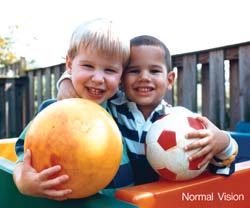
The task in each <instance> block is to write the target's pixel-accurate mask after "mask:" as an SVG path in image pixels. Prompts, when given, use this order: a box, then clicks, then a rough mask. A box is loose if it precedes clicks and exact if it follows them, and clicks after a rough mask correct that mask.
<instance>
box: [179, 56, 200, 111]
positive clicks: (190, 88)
mask: <svg viewBox="0 0 250 208" xmlns="http://www.w3.org/2000/svg"><path fill="white" fill-rule="evenodd" d="M182 82H183V84H182V85H183V86H185V87H183V91H182V105H183V106H184V107H186V108H188V109H190V110H191V111H195V112H196V111H197V62H196V55H187V56H184V58H183V76H182Z"/></svg>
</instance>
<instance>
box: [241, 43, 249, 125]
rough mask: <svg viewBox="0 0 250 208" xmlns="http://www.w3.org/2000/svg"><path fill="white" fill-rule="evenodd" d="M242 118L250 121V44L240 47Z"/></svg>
mask: <svg viewBox="0 0 250 208" xmlns="http://www.w3.org/2000/svg"><path fill="white" fill-rule="evenodd" d="M239 82H240V118H241V120H243V121H250V45H248V46H242V47H240V48H239Z"/></svg>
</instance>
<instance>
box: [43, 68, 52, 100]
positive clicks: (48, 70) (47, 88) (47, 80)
mask: <svg viewBox="0 0 250 208" xmlns="http://www.w3.org/2000/svg"><path fill="white" fill-rule="evenodd" d="M51 75H52V73H51V68H50V67H48V68H46V69H45V98H44V100H47V99H50V98H51V86H52V85H51Z"/></svg>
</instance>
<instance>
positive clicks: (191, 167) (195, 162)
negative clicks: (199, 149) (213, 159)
mask: <svg viewBox="0 0 250 208" xmlns="http://www.w3.org/2000/svg"><path fill="white" fill-rule="evenodd" d="M203 159H204V157H199V158H197V159H195V160H193V161H190V162H189V167H188V169H189V170H199V168H198V165H199V163H200V162H201V161H202V160H203Z"/></svg>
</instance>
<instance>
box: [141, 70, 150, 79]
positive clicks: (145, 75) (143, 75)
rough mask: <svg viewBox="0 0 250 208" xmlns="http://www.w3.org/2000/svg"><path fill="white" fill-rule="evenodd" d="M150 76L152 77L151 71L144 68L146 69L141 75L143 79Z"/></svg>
mask: <svg viewBox="0 0 250 208" xmlns="http://www.w3.org/2000/svg"><path fill="white" fill-rule="evenodd" d="M149 77H150V75H149V73H148V72H147V71H146V70H144V71H142V72H141V76H140V78H141V79H143V80H145V79H146V80H148V79H149Z"/></svg>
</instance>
